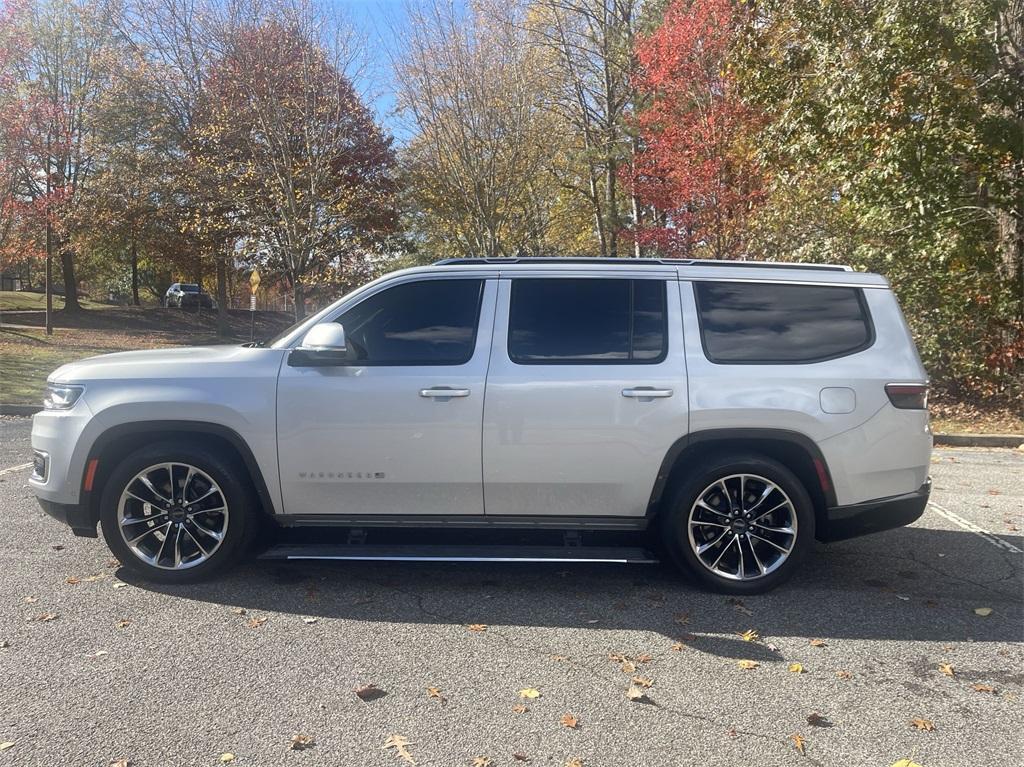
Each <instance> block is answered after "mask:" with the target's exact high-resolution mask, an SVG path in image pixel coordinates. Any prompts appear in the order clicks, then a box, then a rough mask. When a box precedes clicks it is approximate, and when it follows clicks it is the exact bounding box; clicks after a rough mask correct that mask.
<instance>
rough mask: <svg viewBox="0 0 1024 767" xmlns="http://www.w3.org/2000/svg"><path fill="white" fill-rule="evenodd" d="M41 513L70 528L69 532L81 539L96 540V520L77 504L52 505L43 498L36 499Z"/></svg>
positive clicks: (52, 503)
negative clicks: (43, 512)
mask: <svg viewBox="0 0 1024 767" xmlns="http://www.w3.org/2000/svg"><path fill="white" fill-rule="evenodd" d="M36 500H37V501H39V505H40V506H42V507H43V511H45V512H46V513H47V514H49V515H50V516H51V517H53V518H54V519H56V520H57V521H58V522H63V523H64V524H65V525H67V526H68V527H70V528H71V532H73V533H74V534H75V535H77V536H80V537H82V538H96V537H97V535H96V519H95V518H94V517H93V516H92V515H91V514H90V513H89V510H88V509H87V508H85V507H84V506H82V505H80V504H77V503H54V502H53V501H48V500H46V499H45V498H36Z"/></svg>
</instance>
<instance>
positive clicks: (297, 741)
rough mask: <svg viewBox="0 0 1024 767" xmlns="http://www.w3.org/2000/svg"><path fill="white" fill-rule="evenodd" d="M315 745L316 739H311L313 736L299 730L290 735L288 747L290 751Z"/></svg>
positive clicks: (302, 749) (301, 749)
mask: <svg viewBox="0 0 1024 767" xmlns="http://www.w3.org/2000/svg"><path fill="white" fill-rule="evenodd" d="M315 745H316V741H315V740H313V738H311V737H310V736H309V735H306V734H304V733H301V732H300V733H298V734H297V735H292V739H291V741H290V745H289V746H288V747H289V748H290V749H291V750H292V751H304V750H305V749H307V748H313V746H315Z"/></svg>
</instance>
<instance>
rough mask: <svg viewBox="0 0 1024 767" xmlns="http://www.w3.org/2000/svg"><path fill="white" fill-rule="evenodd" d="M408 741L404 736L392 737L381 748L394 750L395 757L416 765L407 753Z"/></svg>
mask: <svg viewBox="0 0 1024 767" xmlns="http://www.w3.org/2000/svg"><path fill="white" fill-rule="evenodd" d="M409 745H410V743H409V739H408V738H407V737H405V736H404V735H392V736H391V737H390V738H388V739H387V740H386V741H384V745H383V746H382V748H393V749H395V755H396V756H399V757H401V758H402V760H404V761H406V762H408V763H409V764H416V760H415V759H413V758H412V754H411V753H409Z"/></svg>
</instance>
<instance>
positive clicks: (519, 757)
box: [512, 751, 530, 762]
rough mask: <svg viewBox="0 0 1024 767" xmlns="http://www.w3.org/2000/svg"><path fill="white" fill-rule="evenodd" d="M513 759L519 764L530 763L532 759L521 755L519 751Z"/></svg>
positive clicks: (513, 755)
mask: <svg viewBox="0 0 1024 767" xmlns="http://www.w3.org/2000/svg"><path fill="white" fill-rule="evenodd" d="M512 758H513V759H514V760H515V761H517V762H528V761H530V757H528V756H527V755H526V754H520V753H519V752H518V751H517V752H516V753H514V754H512Z"/></svg>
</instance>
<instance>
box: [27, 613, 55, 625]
mask: <svg viewBox="0 0 1024 767" xmlns="http://www.w3.org/2000/svg"><path fill="white" fill-rule="evenodd" d="M59 617H60V616H59V615H57V613H39V615H37V616H36V617H35V618H33V619H32V620H35V621H39V622H40V623H49V622H50V621H55V620H57V618H59Z"/></svg>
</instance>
